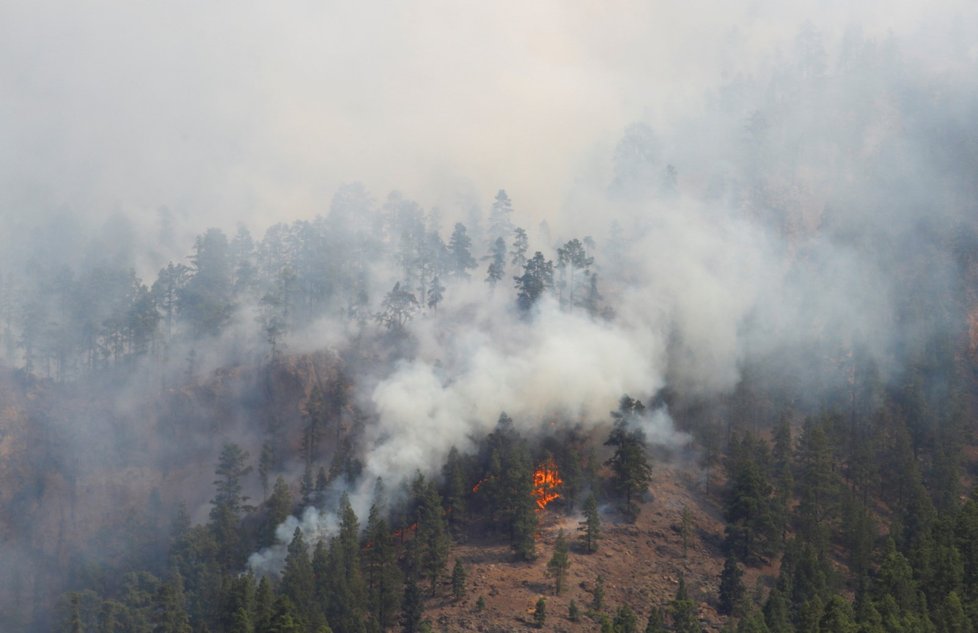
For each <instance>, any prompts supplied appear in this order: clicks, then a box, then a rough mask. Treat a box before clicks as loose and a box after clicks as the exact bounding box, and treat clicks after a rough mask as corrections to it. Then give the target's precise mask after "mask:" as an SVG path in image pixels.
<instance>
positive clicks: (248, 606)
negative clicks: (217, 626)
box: [225, 573, 255, 633]
mask: <svg viewBox="0 0 978 633" xmlns="http://www.w3.org/2000/svg"><path fill="white" fill-rule="evenodd" d="M225 610H226V616H225V620H226V622H227V631H228V633H253V632H254V630H255V622H254V612H255V578H254V576H252V575H251V574H250V573H247V574H241V575H240V576H238V577H237V578H234V579H232V580H231V587H230V591H229V592H228V596H227V600H226V606H225Z"/></svg>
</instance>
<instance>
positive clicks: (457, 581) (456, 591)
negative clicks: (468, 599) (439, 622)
mask: <svg viewBox="0 0 978 633" xmlns="http://www.w3.org/2000/svg"><path fill="white" fill-rule="evenodd" d="M452 597H453V598H454V599H455V602H458V601H459V600H461V599H462V598H463V597H465V568H464V567H463V566H462V561H461V559H458V558H456V559H455V566H454V567H453V568H452Z"/></svg>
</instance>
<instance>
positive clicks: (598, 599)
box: [591, 574, 604, 611]
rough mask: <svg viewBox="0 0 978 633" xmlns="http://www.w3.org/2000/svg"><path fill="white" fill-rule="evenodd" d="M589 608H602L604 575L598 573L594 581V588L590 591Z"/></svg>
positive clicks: (596, 609)
mask: <svg viewBox="0 0 978 633" xmlns="http://www.w3.org/2000/svg"><path fill="white" fill-rule="evenodd" d="M591 608H592V609H594V610H595V611H600V610H601V609H602V608H604V576H602V575H601V574H598V577H597V579H595V581H594V589H593V590H592V591H591Z"/></svg>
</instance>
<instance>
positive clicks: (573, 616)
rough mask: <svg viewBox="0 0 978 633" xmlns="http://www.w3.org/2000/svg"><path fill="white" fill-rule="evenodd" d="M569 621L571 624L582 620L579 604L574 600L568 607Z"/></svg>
mask: <svg viewBox="0 0 978 633" xmlns="http://www.w3.org/2000/svg"><path fill="white" fill-rule="evenodd" d="M567 619H568V620H570V621H571V622H577V621H578V620H580V619H581V612H580V610H579V609H578V608H577V603H576V602H574V601H573V600H571V601H570V604H569V605H567Z"/></svg>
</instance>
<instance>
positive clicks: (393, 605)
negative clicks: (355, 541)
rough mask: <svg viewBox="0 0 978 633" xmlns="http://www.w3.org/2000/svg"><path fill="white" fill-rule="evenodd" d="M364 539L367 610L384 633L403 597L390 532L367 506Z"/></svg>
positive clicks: (396, 613) (394, 621)
mask: <svg viewBox="0 0 978 633" xmlns="http://www.w3.org/2000/svg"><path fill="white" fill-rule="evenodd" d="M366 539H367V547H366V549H365V550H364V552H363V566H364V579H365V581H366V586H367V609H368V611H369V612H370V614H371V616H372V617H373V619H374V621H375V622H376V623H377V625H378V626H379V628H380V629H382V630H385V629H388V628H390V627H392V626H394V624H395V623H396V620H397V615H398V613H399V611H400V609H401V598H402V597H403V595H404V588H403V584H404V579H403V577H402V574H401V570H400V568H399V567H398V566H397V552H396V550H395V547H394V541H393V538H392V537H391V533H390V528H389V527H388V525H387V521H385V520H384V519H383V517H382V516H381V511H380V509H379V508H378V507H377V506H376V505H374V506H371V508H370V515H369V516H368V518H367V527H366ZM325 598H326V596H324V599H325Z"/></svg>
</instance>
